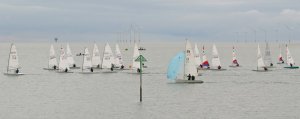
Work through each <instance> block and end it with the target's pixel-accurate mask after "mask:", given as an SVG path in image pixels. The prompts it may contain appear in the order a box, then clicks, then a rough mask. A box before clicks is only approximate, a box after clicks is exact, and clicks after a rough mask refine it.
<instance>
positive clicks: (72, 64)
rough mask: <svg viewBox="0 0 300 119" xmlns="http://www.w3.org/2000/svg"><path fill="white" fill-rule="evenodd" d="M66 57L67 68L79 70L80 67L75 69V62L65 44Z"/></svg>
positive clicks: (68, 47)
mask: <svg viewBox="0 0 300 119" xmlns="http://www.w3.org/2000/svg"><path fill="white" fill-rule="evenodd" d="M67 57H68V64H69V67H70V68H71V69H80V67H77V66H76V64H75V61H74V58H73V55H72V51H71V48H70V45H69V43H68V44H67Z"/></svg>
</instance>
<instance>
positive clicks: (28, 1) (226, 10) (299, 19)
mask: <svg viewBox="0 0 300 119" xmlns="http://www.w3.org/2000/svg"><path fill="white" fill-rule="evenodd" d="M299 3H300V2H299V1H297V0H151V1H150V0H148V1H145V0H123V1H121V0H118V1H116V0H1V2H0V16H1V17H0V21H1V22H0V40H6V41H7V40H34V41H39V40H41V41H47V40H52V39H53V38H54V37H58V38H59V39H61V40H66V41H71V40H77V41H78V40H79V41H80V40H90V41H94V40H103V41H107V40H118V39H117V38H118V37H117V36H116V33H117V32H124V31H127V30H128V29H129V28H130V25H131V24H136V25H138V27H139V29H140V31H141V33H142V35H141V36H142V40H179V39H184V38H186V37H187V38H191V39H193V40H199V41H206V40H213V41H214V40H216V41H220V40H224V41H227V40H235V39H237V38H238V39H239V40H244V39H245V36H246V38H247V40H253V39H254V35H253V34H254V31H255V30H256V32H257V40H261V41H263V40H264V30H266V31H267V36H268V37H267V39H268V40H288V39H289V38H290V37H292V38H291V39H295V40H297V38H299V36H298V35H297V34H298V32H299V31H300V9H299V8H300V4H299ZM276 33H278V34H279V35H278V34H276ZM291 34H293V35H291ZM276 37H277V38H276Z"/></svg>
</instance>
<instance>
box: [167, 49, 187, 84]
mask: <svg viewBox="0 0 300 119" xmlns="http://www.w3.org/2000/svg"><path fill="white" fill-rule="evenodd" d="M184 58H185V55H184V52H179V53H177V55H176V56H175V57H174V58H172V60H171V62H170V64H169V66H168V72H167V78H168V79H169V80H176V79H177V77H178V75H179V73H180V71H181V70H182V67H183V63H184Z"/></svg>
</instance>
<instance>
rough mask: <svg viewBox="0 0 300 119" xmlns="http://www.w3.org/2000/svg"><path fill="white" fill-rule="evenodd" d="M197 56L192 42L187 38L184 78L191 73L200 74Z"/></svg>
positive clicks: (193, 74)
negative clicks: (196, 65)
mask: <svg viewBox="0 0 300 119" xmlns="http://www.w3.org/2000/svg"><path fill="white" fill-rule="evenodd" d="M195 64H196V63H195V56H194V52H193V49H192V46H191V43H190V42H189V41H188V40H186V44H185V61H184V79H186V78H187V76H188V75H189V74H190V75H191V76H195V77H197V76H198V73H197V68H196V67H195Z"/></svg>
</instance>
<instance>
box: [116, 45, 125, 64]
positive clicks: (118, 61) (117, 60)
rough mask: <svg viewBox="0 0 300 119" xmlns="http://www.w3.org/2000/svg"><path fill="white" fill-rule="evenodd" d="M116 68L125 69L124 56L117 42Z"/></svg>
mask: <svg viewBox="0 0 300 119" xmlns="http://www.w3.org/2000/svg"><path fill="white" fill-rule="evenodd" d="M115 68H119V69H124V65H123V58H122V54H121V51H120V47H119V45H118V44H116V57H115Z"/></svg>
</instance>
